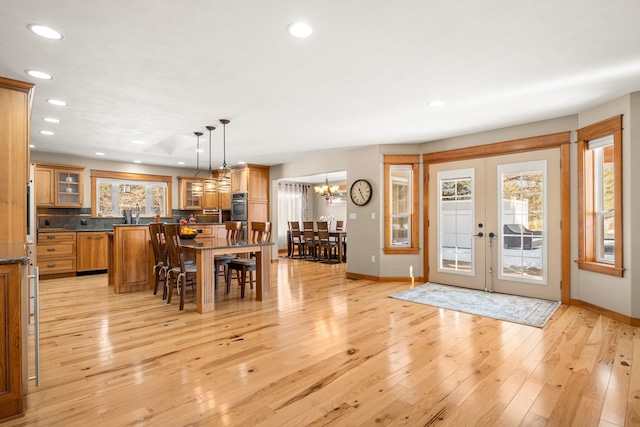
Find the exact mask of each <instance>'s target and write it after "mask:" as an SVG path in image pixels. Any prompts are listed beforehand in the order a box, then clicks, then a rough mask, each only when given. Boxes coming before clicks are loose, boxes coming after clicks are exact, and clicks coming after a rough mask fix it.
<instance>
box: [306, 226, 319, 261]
mask: <svg viewBox="0 0 640 427" xmlns="http://www.w3.org/2000/svg"><path fill="white" fill-rule="evenodd" d="M302 235H303V240H304V248H305V258H306V257H307V255H311V256H312V258H313V259H314V260H315V259H316V254H317V250H316V249H317V246H318V239H317V238H316V232H315V231H313V230H304V231H303V232H302Z"/></svg>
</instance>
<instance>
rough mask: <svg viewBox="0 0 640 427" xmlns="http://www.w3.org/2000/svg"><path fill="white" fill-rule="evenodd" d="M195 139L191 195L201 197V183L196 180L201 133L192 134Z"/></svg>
mask: <svg viewBox="0 0 640 427" xmlns="http://www.w3.org/2000/svg"><path fill="white" fill-rule="evenodd" d="M193 134H194V135H195V136H196V137H197V143H196V175H195V179H194V180H193V183H191V195H192V196H194V197H202V194H203V191H202V181H200V179H199V178H198V175H199V174H200V137H201V136H202V132H194V133H193Z"/></svg>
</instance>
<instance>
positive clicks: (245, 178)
mask: <svg viewBox="0 0 640 427" xmlns="http://www.w3.org/2000/svg"><path fill="white" fill-rule="evenodd" d="M269 185H270V183H269V166H262V165H253V164H246V165H239V166H234V167H232V168H231V188H232V191H233V192H234V193H235V192H247V218H248V220H247V229H248V230H247V235H248V236H250V235H251V221H269Z"/></svg>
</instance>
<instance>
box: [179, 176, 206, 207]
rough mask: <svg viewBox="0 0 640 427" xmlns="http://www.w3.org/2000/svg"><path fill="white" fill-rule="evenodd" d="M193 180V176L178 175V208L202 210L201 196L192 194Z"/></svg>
mask: <svg viewBox="0 0 640 427" xmlns="http://www.w3.org/2000/svg"><path fill="white" fill-rule="evenodd" d="M194 181H195V178H193V177H185V176H179V177H178V209H180V210H202V203H201V200H200V199H201V197H199V196H194V195H193V190H192V188H191V187H192V185H193V182H194Z"/></svg>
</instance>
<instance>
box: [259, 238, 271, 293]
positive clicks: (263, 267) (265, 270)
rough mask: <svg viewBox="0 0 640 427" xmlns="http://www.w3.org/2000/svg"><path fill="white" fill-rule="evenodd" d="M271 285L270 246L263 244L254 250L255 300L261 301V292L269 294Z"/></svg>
mask: <svg viewBox="0 0 640 427" xmlns="http://www.w3.org/2000/svg"><path fill="white" fill-rule="evenodd" d="M270 287H271V247H270V246H263V247H262V248H260V252H256V300H258V301H262V294H263V292H264V293H265V294H269V290H270Z"/></svg>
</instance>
